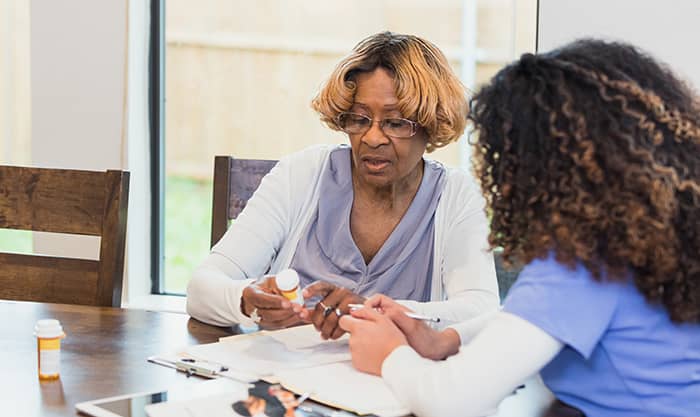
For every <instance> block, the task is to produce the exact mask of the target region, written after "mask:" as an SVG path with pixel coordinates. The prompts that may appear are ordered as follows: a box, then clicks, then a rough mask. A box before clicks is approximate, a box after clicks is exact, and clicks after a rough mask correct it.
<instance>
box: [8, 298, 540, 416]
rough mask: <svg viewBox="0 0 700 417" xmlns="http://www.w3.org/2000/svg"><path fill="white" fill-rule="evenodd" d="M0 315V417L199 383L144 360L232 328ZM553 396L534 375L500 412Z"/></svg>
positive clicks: (49, 314) (67, 313)
mask: <svg viewBox="0 0 700 417" xmlns="http://www.w3.org/2000/svg"><path fill="white" fill-rule="evenodd" d="M0 317H1V318H2V319H1V320H2V327H1V330H2V331H1V332H0V354H2V355H3V358H2V359H3V360H2V362H0V363H2V368H1V369H2V378H0V381H1V382H0V404H1V405H0V407H2V408H0V415H2V416H21V417H24V416H28V417H30V416H75V415H76V412H75V404H76V403H78V402H82V401H87V400H93V399H98V398H104V397H110V396H115V395H122V394H128V393H132V392H140V391H154V390H159V389H163V388H172V387H183V386H188V384H190V385H191V384H195V383H199V382H202V379H200V378H197V377H192V378H186V377H185V375H184V374H182V373H178V372H176V371H175V370H173V369H170V368H165V367H162V366H158V365H154V364H151V363H148V362H146V358H147V357H148V356H151V355H156V354H162V353H168V352H173V351H175V350H177V349H178V348H181V347H183V346H187V345H194V344H201V343H211V342H216V341H217V340H218V339H219V337H221V336H226V335H230V334H235V333H237V331H236V329H235V328H218V327H213V326H209V325H206V324H203V323H201V322H198V321H197V320H194V319H191V318H189V317H188V316H187V315H184V314H175V313H162V312H150V311H142V310H125V309H118V308H108V307H86V306H74V305H64V304H43V303H29V302H12V301H0ZM44 318H55V319H58V320H60V321H61V324H62V325H63V328H64V331H65V332H66V335H67V337H66V339H65V340H64V341H63V343H62V348H61V379H60V380H57V381H47V382H40V381H39V379H38V376H37V353H36V339H35V337H34V335H33V332H34V324H35V323H36V321H37V320H39V319H44ZM550 401H551V394H549V392H548V391H547V390H546V389H544V387H542V385H541V383H539V382H537V381H535V380H531V381H528V383H527V388H526V389H524V390H520V391H518V394H517V395H514V396H511V397H508V398H507V399H505V400H504V401H503V403H502V404H501V407H500V410H499V412H498V414H497V417H523V416H538V415H541V413H542V412H543V410H544V408H546V405H547V404H548V403H549V402H550Z"/></svg>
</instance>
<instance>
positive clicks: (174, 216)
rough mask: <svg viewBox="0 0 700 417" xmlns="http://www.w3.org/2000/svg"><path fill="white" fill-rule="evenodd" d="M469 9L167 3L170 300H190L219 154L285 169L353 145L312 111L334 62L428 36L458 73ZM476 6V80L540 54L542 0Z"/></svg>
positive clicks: (497, 0)
mask: <svg viewBox="0 0 700 417" xmlns="http://www.w3.org/2000/svg"><path fill="white" fill-rule="evenodd" d="M465 3H468V2H467V1H465V0H434V1H430V2H428V1H424V0H402V1H398V0H358V1H351V2H334V1H323V0H303V1H285V0H263V1H255V2H251V1H242V0H231V1H225V2H224V1H220V0H218V1H217V0H203V1H200V2H197V3H196V4H194V3H192V2H190V1H185V0H169V1H168V2H167V7H166V67H165V68H166V113H165V114H166V116H165V117H166V128H165V137H166V139H165V154H166V166H165V173H166V176H167V178H166V189H165V194H166V202H165V204H166V208H165V212H166V218H165V229H166V232H165V234H166V239H165V246H166V248H165V253H166V259H165V263H166V267H165V274H166V275H165V280H164V282H165V287H166V291H167V292H182V291H184V288H185V285H186V282H187V280H188V279H189V275H190V273H191V271H192V269H193V268H194V267H195V266H196V264H197V263H198V262H200V261H201V260H202V259H204V257H205V256H206V254H207V253H208V250H209V231H210V227H211V220H210V215H211V214H210V213H211V191H210V190H211V181H212V171H213V161H214V156H215V155H232V156H235V157H238V158H254V159H279V158H280V157H282V156H284V155H286V154H289V153H291V152H294V151H297V150H300V149H302V148H305V147H307V146H309V145H312V144H316V143H344V142H346V137H345V135H343V134H340V133H337V132H333V131H331V130H329V129H327V128H326V127H325V126H323V125H322V124H321V123H320V121H319V119H318V117H317V115H316V114H314V112H313V111H312V110H311V109H310V106H309V103H310V100H311V98H312V97H313V96H314V94H315V93H316V92H317V91H318V89H319V86H320V85H321V84H322V83H323V82H324V81H325V80H326V77H327V76H328V75H329V74H330V72H331V71H332V69H333V68H334V66H335V65H336V63H337V62H338V61H339V59H340V58H341V57H343V56H344V55H345V54H347V53H348V52H349V51H350V49H351V48H352V47H353V46H354V45H355V44H356V43H357V42H358V41H359V40H361V39H362V38H364V37H366V36H368V35H370V34H373V33H376V32H379V31H383V30H392V31H396V32H403V33H411V34H415V35H418V36H422V37H425V38H426V39H428V40H430V41H432V42H434V43H435V44H436V45H437V46H438V47H440V48H441V49H442V50H443V51H444V52H445V54H446V55H447V57H448V59H449V60H450V63H451V65H452V66H453V68H454V69H455V71H456V72H457V73H458V74H460V73H461V70H462V68H461V65H462V57H461V53H462V44H461V42H462V36H463V33H462V32H463V30H462V29H463V28H462V26H463V7H464V5H465ZM477 4H478V16H477V21H478V22H479V23H478V27H477V32H478V39H479V49H480V50H482V51H481V53H480V54H479V55H481V56H482V59H481V61H480V62H479V63H478V65H477V68H476V69H477V72H476V74H477V75H476V78H477V80H484V79H487V78H488V77H490V76H491V75H492V74H493V73H494V71H495V70H496V69H498V68H499V67H500V66H501V65H502V64H503V63H504V62H506V61H509V60H510V59H512V58H514V55H515V54H516V53H520V52H524V51H531V50H533V49H534V39H535V8H536V0H518V1H513V0H489V1H480V2H478V3H477ZM469 87H471V88H473V87H474V86H469ZM461 151H462V148H460V146H458V145H456V144H454V145H451V146H448V147H447V148H445V149H441V150H439V151H437V152H435V153H433V154H432V155H431V156H430V157H432V158H435V159H439V160H441V161H443V162H445V163H446V164H448V165H458V164H459V163H460V160H461V155H460V153H461Z"/></svg>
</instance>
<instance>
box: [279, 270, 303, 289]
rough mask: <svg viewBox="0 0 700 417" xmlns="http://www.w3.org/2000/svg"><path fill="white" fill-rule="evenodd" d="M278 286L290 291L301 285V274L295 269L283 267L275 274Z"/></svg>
mask: <svg viewBox="0 0 700 417" xmlns="http://www.w3.org/2000/svg"><path fill="white" fill-rule="evenodd" d="M275 282H276V283H277V288H279V289H280V290H282V291H290V290H293V289H294V288H296V287H298V286H299V274H297V271H295V270H293V269H283V270H281V271H280V272H278V273H277V274H276V275H275Z"/></svg>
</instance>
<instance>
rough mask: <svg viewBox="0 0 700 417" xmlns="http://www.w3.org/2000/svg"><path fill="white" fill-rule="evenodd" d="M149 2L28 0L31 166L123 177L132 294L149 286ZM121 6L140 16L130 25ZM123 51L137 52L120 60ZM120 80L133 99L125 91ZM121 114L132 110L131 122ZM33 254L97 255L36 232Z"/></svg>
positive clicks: (91, 242)
mask: <svg viewBox="0 0 700 417" xmlns="http://www.w3.org/2000/svg"><path fill="white" fill-rule="evenodd" d="M130 3H133V4H131V5H130ZM148 3H149V2H146V1H131V2H130V1H128V0H110V1H95V0H61V1H56V0H31V102H32V164H33V165H34V166H39V167H55V168H71V169H88V170H107V169H128V170H129V171H130V172H131V178H130V193H129V194H130V199H129V219H128V225H129V226H128V233H127V263H126V268H125V269H126V271H129V272H133V273H135V274H136V275H137V276H138V278H139V281H140V282H139V285H137V287H138V289H139V291H138V292H143V291H147V288H148V287H149V286H150V278H149V277H148V275H147V274H148V269H149V263H148V254H149V250H148V247H149V241H148V234H149V227H148V204H149V192H150V191H149V187H148V169H147V160H148V153H147V151H148V135H147V123H146V121H145V119H144V117H145V116H144V114H145V108H146V100H147V95H146V93H145V91H146V84H145V78H146V75H147V66H146V62H147V51H146V48H145V44H146V42H147V37H146V35H147V33H148V32H147V23H148V19H147V17H148V14H147V11H148ZM129 7H131V14H132V15H135V16H138V19H137V20H136V21H135V22H134V24H133V26H132V27H131V28H130V22H129V14H130V10H129ZM139 35H140V37H139ZM134 45H136V46H134ZM130 46H131V47H132V51H134V52H135V54H134V56H133V57H132V58H131V59H128V58H127V56H128V54H127V52H128V51H129V48H130ZM130 67H131V68H130ZM127 80H128V81H129V82H131V85H133V86H135V87H136V88H138V89H139V91H138V92H137V93H135V94H134V93H132V94H131V95H130V94H127V87H128V85H129V82H128V81H127ZM130 97H131V100H130ZM127 108H129V109H131V112H132V113H133V112H137V111H138V112H140V113H139V114H138V116H140V117H134V119H135V120H134V122H132V123H133V126H129V125H128V123H127V116H128V113H127ZM127 133H128V134H129V135H131V138H130V143H129V147H127ZM34 251H35V252H38V253H44V254H50V255H57V256H68V257H72V256H73V257H88V258H93V259H97V258H98V257H99V238H94V237H84V236H67V235H55V234H46V233H35V236H34ZM125 282H128V280H127V279H126V277H125ZM132 287H133V285H132ZM123 298H125V297H123ZM125 301H126V300H125Z"/></svg>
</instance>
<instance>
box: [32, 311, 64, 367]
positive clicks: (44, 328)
mask: <svg viewBox="0 0 700 417" xmlns="http://www.w3.org/2000/svg"><path fill="white" fill-rule="evenodd" d="M34 336H36V342H37V361H38V362H37V363H38V371H39V379H40V380H42V381H46V380H52V379H58V377H59V375H60V373H61V339H63V338H64V337H66V335H65V334H64V333H63V327H61V323H60V322H59V321H58V320H54V319H45V320H39V321H37V323H36V326H34Z"/></svg>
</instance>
